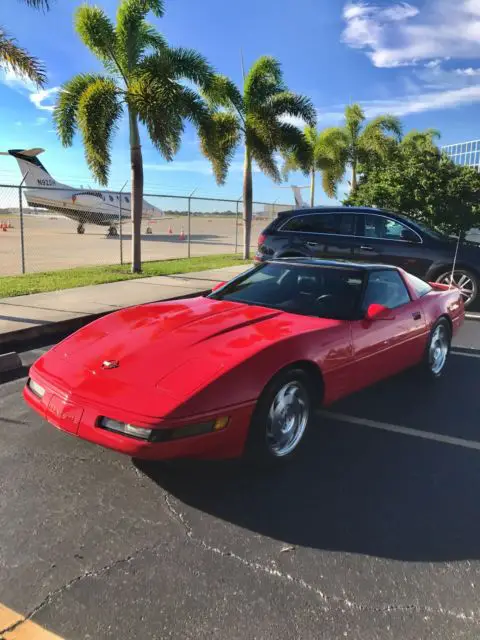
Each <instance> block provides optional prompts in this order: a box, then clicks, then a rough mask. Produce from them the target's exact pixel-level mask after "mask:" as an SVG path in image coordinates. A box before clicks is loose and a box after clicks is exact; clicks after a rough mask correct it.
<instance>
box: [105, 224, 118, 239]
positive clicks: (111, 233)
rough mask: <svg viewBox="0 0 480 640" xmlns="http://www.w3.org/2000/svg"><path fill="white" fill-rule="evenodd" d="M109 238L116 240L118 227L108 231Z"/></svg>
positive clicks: (112, 227)
mask: <svg viewBox="0 0 480 640" xmlns="http://www.w3.org/2000/svg"><path fill="white" fill-rule="evenodd" d="M107 235H108V237H109V238H116V237H117V236H118V229H117V227H114V226H111V227H110V228H109V230H108V233H107Z"/></svg>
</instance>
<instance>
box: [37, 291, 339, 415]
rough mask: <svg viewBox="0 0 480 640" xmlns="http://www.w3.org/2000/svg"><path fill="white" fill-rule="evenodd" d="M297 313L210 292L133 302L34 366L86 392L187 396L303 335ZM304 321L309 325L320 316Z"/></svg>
mask: <svg viewBox="0 0 480 640" xmlns="http://www.w3.org/2000/svg"><path fill="white" fill-rule="evenodd" d="M298 318H300V317H299V316H292V315H290V314H287V313H284V312H282V311H278V310H274V309H268V308H265V307H258V306H247V305H244V304H239V303H235V302H226V301H217V300H213V299H209V298H192V299H188V300H181V301H175V302H163V303H154V304H148V305H142V306H139V307H131V308H128V309H124V310H122V311H119V312H115V313H113V314H111V315H108V316H106V317H104V318H102V319H100V320H97V321H95V322H93V323H92V324H90V325H88V326H86V327H84V328H83V329H80V331H77V332H76V333H75V334H73V335H72V336H70V337H69V338H67V339H66V340H64V341H63V342H61V343H59V344H58V345H57V346H56V347H54V348H53V349H52V350H51V351H49V352H48V353H47V354H45V355H44V356H42V358H40V360H39V361H37V363H36V365H35V367H36V370H37V371H38V373H39V374H40V375H42V376H44V377H45V378H48V379H50V380H52V381H54V382H55V381H57V382H58V383H59V385H60V386H61V387H63V388H67V389H68V390H69V391H70V392H72V393H76V394H78V395H79V396H82V397H84V398H87V397H96V398H98V397H100V396H102V395H103V398H102V399H103V400H105V401H107V399H109V401H111V402H114V403H117V402H122V400H121V398H119V397H118V396H119V394H120V393H121V392H122V393H124V394H125V393H126V392H127V391H126V390H127V389H131V390H136V393H137V398H138V408H139V409H140V405H141V404H143V402H142V398H144V397H145V395H146V394H148V395H149V396H150V397H151V394H152V392H153V393H159V392H161V393H163V394H164V393H166V394H167V395H169V396H170V397H171V398H172V399H173V398H177V399H180V400H181V399H185V397H186V396H188V395H190V394H192V393H193V392H194V391H195V390H197V389H199V388H201V387H202V386H205V385H206V384H208V382H210V381H211V380H213V379H215V378H216V377H218V376H219V375H221V374H222V373H223V372H224V371H226V370H228V369H230V368H232V367H233V366H235V364H236V363H238V362H241V361H243V360H245V359H246V358H248V357H249V355H251V354H253V353H255V352H256V351H258V350H260V349H262V348H264V347H265V346H267V345H268V344H270V343H272V342H276V341H278V340H279V339H282V338H283V337H288V336H292V335H296V334H297V333H298V331H299V326H298V324H299V323H298V320H297V319H298ZM303 322H304V323H305V324H306V326H307V327H308V326H309V325H311V324H312V322H313V319H311V318H307V317H305V318H304V320H303ZM330 322H332V323H333V322H334V321H327V320H326V321H325V323H326V324H329V323H330ZM300 324H301V322H300ZM316 324H317V327H316V328H318V319H317V320H316ZM107 362H110V363H113V365H114V366H113V368H108V366H109V365H107V364H106V363H107ZM128 393H129V395H130V392H128ZM130 403H131V401H129V404H130Z"/></svg>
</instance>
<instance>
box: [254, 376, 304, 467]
mask: <svg viewBox="0 0 480 640" xmlns="http://www.w3.org/2000/svg"><path fill="white" fill-rule="evenodd" d="M311 388H312V383H311V380H310V378H309V376H308V375H307V373H306V372H305V371H303V369H288V370H286V371H284V372H282V373H280V374H279V375H278V376H275V377H274V378H273V379H272V380H271V382H270V383H269V384H268V385H267V387H266V389H265V390H264V392H263V393H262V395H261V397H260V399H259V401H258V403H257V407H256V409H255V412H254V414H253V417H252V421H251V424H250V431H249V435H248V439H247V445H246V456H247V458H248V459H251V460H254V461H257V462H260V463H266V464H268V463H273V464H279V463H281V462H283V461H285V460H288V459H290V458H291V457H292V456H293V455H294V454H295V453H296V451H297V450H298V449H299V447H300V445H301V444H302V443H303V442H304V439H305V435H306V432H307V429H308V425H309V422H310V418H311V413H312V406H313V402H312V391H311Z"/></svg>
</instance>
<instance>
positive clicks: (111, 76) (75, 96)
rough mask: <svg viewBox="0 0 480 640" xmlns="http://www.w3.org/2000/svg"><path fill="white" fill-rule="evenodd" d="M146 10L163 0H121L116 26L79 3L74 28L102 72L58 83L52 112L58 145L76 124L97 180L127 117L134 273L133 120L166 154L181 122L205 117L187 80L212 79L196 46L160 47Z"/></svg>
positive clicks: (69, 138)
mask: <svg viewBox="0 0 480 640" xmlns="http://www.w3.org/2000/svg"><path fill="white" fill-rule="evenodd" d="M149 11H151V12H152V13H153V14H154V15H156V16H158V17H160V16H163V14H164V5H163V0H121V2H120V4H119V6H118V10H117V20H116V25H114V24H113V23H112V22H111V21H110V19H109V18H108V16H107V15H106V14H105V12H104V11H103V10H102V9H101V8H100V7H97V6H89V5H83V6H81V7H80V8H79V9H78V10H77V13H76V16H75V27H76V31H77V33H78V35H79V36H80V38H81V40H82V41H83V43H84V44H85V45H86V46H87V47H88V48H89V49H90V51H92V53H94V54H95V55H96V57H97V58H98V59H99V60H100V62H102V64H103V66H104V69H105V74H97V73H84V74H79V75H77V76H74V77H73V78H72V79H71V80H69V81H68V82H66V83H65V84H64V85H63V87H62V90H61V91H60V93H59V97H58V100H57V104H56V106H55V111H54V120H55V124H56V129H57V133H58V136H59V137H60V140H61V141H62V144H63V145H64V146H66V147H68V146H71V145H72V142H73V137H74V134H75V132H76V130H77V129H78V130H79V131H80V133H81V135H82V138H83V144H84V148H85V157H86V160H87V164H88V166H89V168H90V170H91V172H92V173H93V175H94V176H95V178H96V180H97V181H98V182H99V183H100V184H102V185H106V184H107V182H108V175H109V169H110V164H111V155H110V149H111V143H112V137H113V134H114V133H115V131H116V129H117V126H118V122H119V120H120V118H121V117H122V114H123V112H124V111H126V113H127V115H128V122H129V131H130V163H131V181H132V197H131V211H132V216H131V217H132V237H133V242H132V272H134V273H137V272H140V271H141V255H140V251H141V244H140V239H141V238H140V224H141V220H142V201H143V160H142V151H141V145H140V132H139V123H141V124H143V125H144V126H145V128H146V129H147V132H148V135H149V137H150V140H151V142H152V143H153V145H154V146H155V147H156V149H158V151H159V152H160V153H161V154H162V156H163V157H164V158H165V159H166V160H167V161H170V160H172V159H173V156H174V155H175V153H176V152H177V151H178V149H179V146H180V142H181V137H182V133H183V130H184V125H185V120H190V121H191V122H192V123H193V124H194V125H196V126H197V127H202V126H204V124H205V122H206V120H207V118H208V117H209V111H208V108H207V105H206V104H205V102H204V101H203V99H202V98H201V97H200V95H199V94H198V93H197V92H196V91H195V90H194V89H193V88H191V85H192V84H193V85H197V86H200V87H206V86H207V85H208V83H209V81H211V79H212V78H213V71H212V69H211V67H210V65H209V64H208V63H207V61H206V60H205V58H203V57H202V56H201V55H200V54H198V53H197V52H196V51H193V50H191V49H184V48H171V47H169V46H168V45H167V43H166V41H165V39H164V37H163V36H162V35H161V34H160V33H159V32H158V31H157V30H156V29H154V27H153V26H151V25H150V24H149V23H148V22H146V20H145V17H146V15H147V13H148V12H149ZM187 82H188V83H190V86H188V85H187V84H186V83H187Z"/></svg>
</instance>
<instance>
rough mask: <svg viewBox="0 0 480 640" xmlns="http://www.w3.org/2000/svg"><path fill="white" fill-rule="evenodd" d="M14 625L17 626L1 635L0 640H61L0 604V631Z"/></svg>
mask: <svg viewBox="0 0 480 640" xmlns="http://www.w3.org/2000/svg"><path fill="white" fill-rule="evenodd" d="M15 624H16V625H17V626H16V627H15V628H14V629H12V631H7V632H6V633H4V634H2V635H1V636H0V640H62V638H60V636H57V635H55V634H54V633H52V632H51V631H47V630H46V629H43V628H42V627H40V626H39V625H38V624H36V623H35V622H32V621H31V620H25V618H24V616H22V615H21V614H20V613H17V612H16V611H12V609H9V608H8V607H5V606H4V605H3V604H1V603H0V629H8V628H10V627H12V626H13V625H15Z"/></svg>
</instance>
